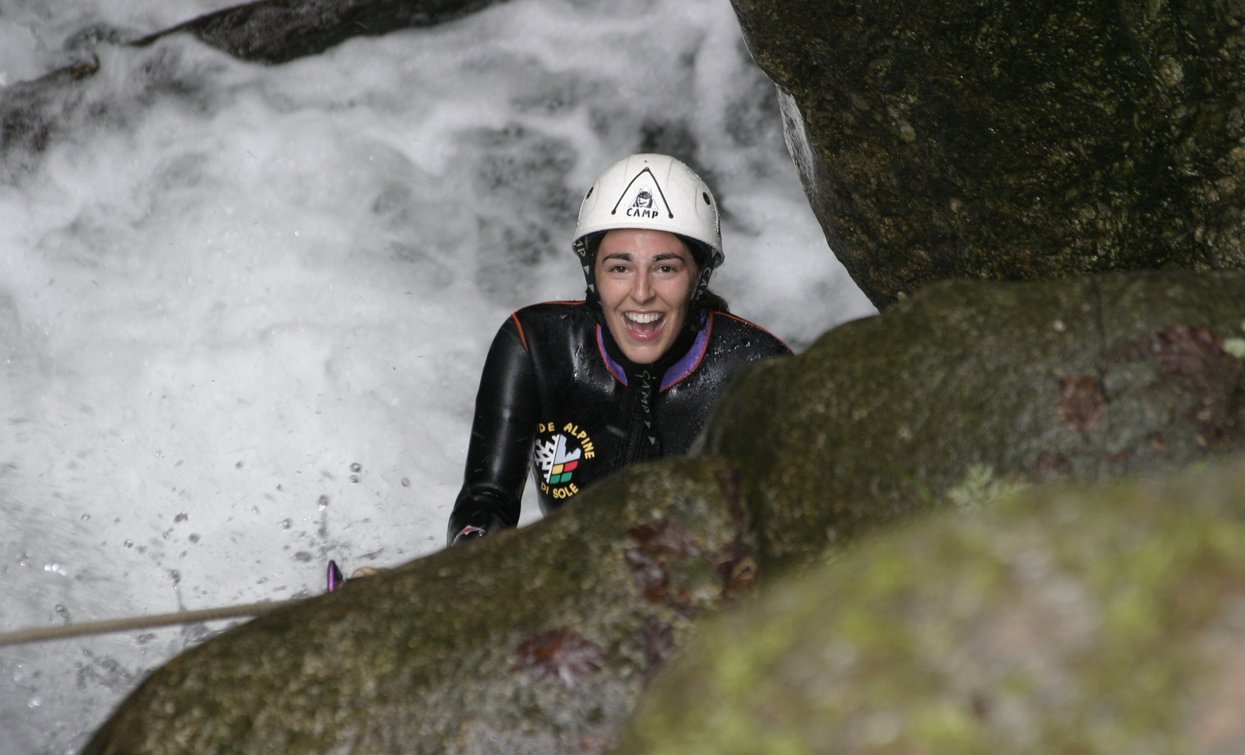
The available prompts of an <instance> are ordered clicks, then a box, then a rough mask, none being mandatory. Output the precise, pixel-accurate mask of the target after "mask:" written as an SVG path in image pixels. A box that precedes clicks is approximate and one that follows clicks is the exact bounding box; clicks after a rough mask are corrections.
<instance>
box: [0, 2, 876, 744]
mask: <svg viewBox="0 0 1245 755" xmlns="http://www.w3.org/2000/svg"><path fill="white" fill-rule="evenodd" d="M229 4H231V3H228V2H224V1H223V0H215V1H213V0H171V1H170V0H124V2H123V1H122V0H75V1H74V2H72V3H70V2H59V3H49V2H45V1H44V0H3V2H0V96H3V94H4V89H3V88H4V87H8V86H12V85H14V84H16V83H17V82H21V81H28V80H31V79H35V78H37V77H39V76H41V75H43V74H45V73H48V72H49V71H51V70H53V69H54V68H56V67H58V66H60V65H61V64H63V63H64V62H65V61H66V60H67V55H66V53H65V52H64V50H63V45H64V42H65V40H66V39H68V38H70V37H72V36H74V35H75V34H77V33H79V32H80V31H82V30H83V29H86V28H89V27H92V26H96V25H99V26H103V27H108V28H114V29H120V30H122V31H123V33H124V35H125V37H127V38H128V37H130V36H138V35H140V34H145V33H149V32H153V31H156V30H160V29H164V28H167V27H169V26H172V25H174V24H176V23H178V22H181V21H185V20H188V19H190V18H193V17H195V16H198V15H201V14H203V13H206V12H210V11H213V10H217V9H219V8H222V7H225V6H226V5H229ZM619 8H620V6H619V4H616V3H606V2H600V1H598V0H512V2H509V3H506V4H503V5H499V6H497V7H494V8H492V9H489V10H487V11H484V12H481V13H478V14H476V15H474V16H471V17H469V18H466V19H463V20H461V21H458V22H454V23H451V24H447V25H444V26H441V27H437V28H433V29H426V30H411V31H405V32H398V33H393V34H389V35H386V36H383V37H377V38H359V39H355V40H352V41H349V42H347V43H345V44H343V45H341V46H339V47H336V48H334V49H332V50H329V51H328V52H326V53H324V54H321V55H316V56H313V57H309V58H305V59H302V60H297V61H294V62H291V63H287V64H284V65H279V66H263V65H258V64H252V63H244V62H240V61H237V60H234V59H231V58H229V57H228V56H226V55H224V54H223V53H221V52H219V51H216V50H213V49H211V48H208V47H205V46H204V45H202V44H199V43H197V42H196V41H195V40H193V39H192V38H189V37H187V36H185V35H179V36H174V37H170V38H167V39H165V40H163V41H161V42H159V43H158V44H156V45H154V46H152V47H149V48H144V49H132V48H127V47H117V46H101V47H99V48H98V50H97V54H98V56H99V61H100V69H99V72H98V73H97V74H95V75H94V76H92V77H89V78H86V79H83V80H82V81H80V82H77V84H75V85H74V86H73V87H70V88H69V89H67V90H66V93H65V95H64V97H65V100H64V102H63V103H57V105H56V112H55V115H56V118H55V124H56V128H55V129H54V130H53V132H52V134H51V136H50V138H49V140H48V142H47V144H46V147H45V148H44V149H43V150H41V151H37V152H10V153H8V154H7V156H6V157H5V158H4V159H5V160H6V161H9V165H7V166H0V167H4V168H5V170H3V171H0V174H2V175H3V179H2V180H0V576H2V578H3V584H4V591H3V598H0V606H2V611H0V632H4V631H12V630H16V629H24V628H28V627H38V626H58V625H63V624H66V623H76V622H87V621H94V620H100V619H106V618H113V617H119V616H132V615H146V614H158V613H166V612H170V611H177V610H181V609H198V608H207V607H213V606H224V605H232V604H237V603H251V602H255V601H260V600H283V599H288V598H291V597H297V596H304V595H311V594H315V593H317V592H319V591H321V590H323V588H324V567H325V563H326V562H327V560H328V559H330V558H333V559H336V560H337V561H338V562H339V563H341V564H342V565H343V567H344V568H345V569H346V570H347V571H350V570H351V569H354V568H357V567H359V566H363V565H389V564H397V563H401V562H404V561H407V560H410V559H412V558H415V557H417V556H419V555H421V554H426V553H428V552H430V551H432V550H435V549H438V548H440V547H441V546H442V544H443V540H444V532H445V522H446V517H447V516H448V514H449V509H450V506H451V503H452V501H453V497H454V495H455V493H456V492H457V488H458V485H459V483H460V480H461V475H462V463H463V457H464V452H465V447H466V443H467V436H468V432H469V423H470V418H471V413H472V402H473V400H474V396H475V390H476V385H477V381H478V377H479V369H480V366H481V364H482V362H483V358H484V351H485V349H486V348H487V345H488V342H489V340H490V339H491V337H492V335H493V333H494V332H495V330H496V328H497V327H498V325H500V323H501V322H502V320H503V319H504V318H505V317H506V315H507V314H508V313H509V312H510V311H511V310H513V309H514V308H516V307H518V306H521V305H523V304H526V303H531V302H534V301H538V300H544V299H565V298H578V297H579V296H581V295H582V291H583V280H582V277H581V275H580V271H579V268H578V265H577V264H576V262H575V260H574V258H573V256H572V255H571V252H570V249H569V241H570V234H571V231H572V229H573V226H574V216H575V211H576V209H577V207H578V200H579V198H580V196H582V192H583V191H584V190H585V189H586V188H587V186H588V185H589V184H590V182H591V181H592V179H593V178H594V177H595V175H596V174H597V173H599V172H600V171H601V170H603V169H604V168H605V167H607V166H608V165H609V164H610V163H612V162H613V161H614V160H616V159H618V158H620V157H622V156H624V155H625V154H627V153H629V152H634V151H639V150H655V151H665V152H670V153H672V154H676V155H678V156H681V157H683V158H684V159H686V160H687V161H688V162H690V163H691V164H693V165H694V166H696V167H697V168H698V169H700V170H701V171H702V173H703V175H704V177H705V178H706V179H707V180H708V181H709V183H710V184H711V185H712V186H713V187H714V188H715V190H716V192H717V194H718V196H719V200H720V203H721V205H722V207H723V210H724V224H723V234H724V245H725V247H726V254H727V262H726V265H725V267H723V268H722V269H721V270H720V271H719V273H718V275H717V277H716V278H715V286H714V288H715V289H716V290H718V291H719V292H720V293H721V294H723V295H724V296H725V297H726V298H727V299H728V300H729V301H730V302H731V305H732V309H733V310H734V311H735V312H737V313H739V314H740V315H742V316H744V317H748V318H749V319H752V320H755V321H756V322H758V323H760V324H762V325H764V326H766V327H767V328H769V329H770V330H772V331H774V332H775V333H777V334H778V335H780V336H782V337H784V338H786V339H787V340H788V341H789V342H790V343H791V344H792V345H793V346H794V347H796V348H797V350H798V349H801V348H804V347H806V346H807V345H808V344H809V343H810V342H811V341H812V340H813V339H815V338H816V337H817V336H818V335H820V334H821V333H822V332H824V331H825V330H827V329H829V328H830V327H832V326H834V325H836V324H839V323H841V322H843V321H845V320H848V319H852V318H854V317H859V316H862V315H866V314H869V313H871V312H872V311H873V309H872V307H871V306H870V305H869V304H868V303H867V302H866V301H865V299H864V298H863V296H861V294H860V293H859V291H858V289H856V287H855V286H854V285H853V284H852V283H851V282H850V281H849V280H848V279H847V276H846V275H845V273H844V272H843V270H842V268H841V266H839V264H838V263H837V262H836V261H835V260H834V258H833V256H832V254H831V253H830V251H829V250H828V249H827V247H826V243H825V240H824V238H823V236H822V234H821V231H820V229H819V228H818V226H817V223H816V221H815V220H814V218H813V216H812V212H811V210H810V209H809V207H808V204H807V202H806V200H805V198H804V196H803V194H802V192H801V190H800V186H799V182H798V178H797V175H796V171H795V168H794V166H793V165H792V161H791V158H790V157H789V156H788V155H787V153H786V150H785V148H784V146H783V135H782V130H781V129H782V126H781V118H780V116H779V113H778V108H777V105H776V102H775V94H774V89H773V87H772V85H770V84H769V82H768V81H767V80H766V79H765V78H764V76H763V75H762V74H761V72H760V71H759V69H757V68H756V67H755V65H754V64H753V63H752V61H751V60H750V59H749V58H748V55H747V52H746V50H745V49H744V46H743V43H742V41H741V38H740V32H739V27H738V22H737V21H736V19H735V17H734V15H733V12H732V10H731V8H730V4H729V2H727V0H647V1H640V0H637V1H636V2H632V3H627V4H625V13H624V12H620V11H619ZM526 508H527V511H526V514H525V521H531V519H532V518H533V515H534V514H535V511H534V506H533V505H531V503H530V502H529V505H528V506H527V507H526ZM224 626H226V625H225V624H224V623H216V624H210V625H207V626H188V627H181V628H169V629H160V630H153V631H149V632H143V633H134V634H117V635H109V636H101V637H93V638H85V639H75V640H63V641H58V642H54V643H44V644H37V645H24V646H18V647H10V648H0V732H3V735H4V736H3V738H0V752H2V753H61V752H74V751H76V750H77V749H79V748H80V747H81V746H82V745H83V744H84V742H85V740H86V737H87V736H89V734H90V732H91V731H92V730H93V729H94V728H95V727H96V726H98V725H99V723H100V722H102V721H103V720H104V719H105V718H106V716H107V715H108V713H109V711H110V710H111V708H112V707H113V706H114V705H116V704H117V703H118V702H120V700H121V699H122V698H123V697H124V696H125V695H126V694H127V693H128V692H129V691H131V690H132V689H133V688H134V686H135V685H136V684H137V683H138V682H139V681H140V680H141V679H142V677H143V675H144V674H145V673H146V672H148V671H149V670H151V669H152V668H154V667H156V666H158V665H160V664H162V663H164V662H165V661H167V660H168V659H170V658H171V657H173V656H174V655H175V654H177V653H178V652H179V651H181V650H182V649H184V648H185V647H187V646H188V645H189V644H193V643H195V642H199V641H201V640H202V639H203V638H205V637H207V636H210V634H212V633H213V632H216V631H219V630H220V629H222V628H223V627H224Z"/></svg>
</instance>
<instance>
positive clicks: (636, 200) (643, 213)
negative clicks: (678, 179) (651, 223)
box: [610, 168, 674, 220]
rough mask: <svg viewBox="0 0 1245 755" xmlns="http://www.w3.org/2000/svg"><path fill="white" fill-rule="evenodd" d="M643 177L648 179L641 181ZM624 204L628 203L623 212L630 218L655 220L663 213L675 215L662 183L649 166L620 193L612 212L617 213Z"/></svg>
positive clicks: (670, 215)
mask: <svg viewBox="0 0 1245 755" xmlns="http://www.w3.org/2000/svg"><path fill="white" fill-rule="evenodd" d="M642 178H647V179H648V180H647V181H643V182H641V181H640V179H642ZM659 203H660V204H659ZM623 205H626V209H625V210H624V211H623V214H624V215H626V216H627V217H629V218H636V219H639V220H653V219H656V218H658V217H661V216H662V215H666V216H667V217H670V218H673V217H674V213H673V212H671V211H670V203H669V202H667V201H666V195H665V193H664V192H662V190H661V185H660V184H659V183H657V177H656V176H654V175H653V171H651V170H649V169H648V168H645V169H644V170H642V171H640V172H639V173H637V174H636V175H635V178H633V179H631V181H630V183H628V184H627V187H626V188H625V189H623V192H622V194H621V195H619V197H618V202H617V203H616V204H615V205H614V209H613V210H612V211H611V213H610V214H611V215H614V214H617V213H618V208H619V207H622V206H623Z"/></svg>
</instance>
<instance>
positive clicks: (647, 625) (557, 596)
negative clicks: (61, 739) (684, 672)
mask: <svg viewBox="0 0 1245 755" xmlns="http://www.w3.org/2000/svg"><path fill="white" fill-rule="evenodd" d="M732 486H733V482H732V477H731V471H730V469H729V468H727V467H726V466H725V465H722V464H721V463H719V462H716V461H713V460H701V461H689V460H681V461H672V462H663V463H661V464H658V465H655V466H651V467H648V468H645V469H643V470H636V471H633V472H627V473H624V474H622V475H618V476H616V477H614V478H612V479H611V480H610V481H608V482H602V483H600V484H599V485H598V486H597V487H596V488H594V490H592V491H591V495H592V497H591V499H589V498H588V494H587V493H585V494H584V496H583V497H584V500H583V501H582V503H580V502H577V504H576V506H573V507H570V508H568V509H567V510H565V511H564V512H563V513H560V514H559V515H557V516H554V517H551V518H550V519H548V520H546V521H543V522H540V523H538V524H537V525H534V526H532V527H528V528H525V529H523V530H520V531H516V532H509V533H503V534H500V535H496V536H490V537H488V538H485V539H483V540H480V541H477V542H472V543H469V544H467V545H463V546H459V547H455V548H452V549H449V550H446V551H443V552H441V553H438V554H436V555H434V556H431V557H429V558H425V559H422V560H419V561H416V562H414V563H412V564H410V565H408V566H406V567H403V568H400V569H397V570H394V571H391V572H384V573H381V574H379V575H377V576H373V577H368V578H366V579H361V580H354V581H351V582H349V583H347V584H346V586H345V587H343V588H341V589H339V590H337V591H336V592H333V593H330V594H327V595H324V596H321V597H318V598H315V599H312V600H310V601H307V602H306V603H303V604H299V605H297V606H294V607H292V608H290V609H287V610H282V611H280V612H277V613H274V614H270V615H268V616H265V617H262V618H259V619H256V620H255V621H252V622H250V623H248V624H245V625H243V626H241V627H238V628H235V629H233V630H231V631H230V632H227V633H226V634H224V635H222V636H220V637H218V638H216V639H213V640H211V641H210V642H207V643H205V644H204V645H201V646H199V647H197V648H195V649H193V650H190V651H188V652H186V653H183V654H182V655H180V656H178V657H177V658H176V659H174V660H173V661H171V662H170V663H168V664H166V665H165V666H164V667H162V668H161V669H159V670H157V671H156V672H155V673H153V674H152V676H151V677H150V678H148V679H147V681H145V682H144V683H143V684H142V686H140V687H139V688H138V690H137V691H135V692H134V693H133V694H132V695H131V696H130V697H129V698H128V699H127V700H126V701H125V702H124V703H123V704H122V705H121V706H120V708H119V709H118V711H117V712H116V714H115V715H114V716H113V717H112V718H111V719H110V720H109V722H108V723H107V724H106V725H105V726H104V727H103V728H102V729H101V730H100V731H99V732H97V734H96V735H95V737H94V738H93V739H92V741H91V743H90V744H89V746H88V747H87V749H86V752H88V753H127V755H132V754H133V753H144V752H179V753H186V752H230V753H272V752H299V753H317V752H324V753H328V752H367V753H411V752H428V753H432V752H436V753H550V752H581V753H592V752H603V751H605V750H606V748H607V747H608V746H610V745H611V744H613V743H614V741H615V737H616V735H617V733H618V732H619V731H620V730H621V728H622V726H623V725H624V724H625V722H626V721H627V719H628V717H629V716H630V714H631V711H632V708H633V707H634V704H635V700H636V699H637V697H638V695H639V692H640V690H641V689H642V688H643V687H644V686H645V684H647V682H648V680H649V679H650V678H651V677H652V676H653V675H654V674H655V673H656V671H657V670H659V669H660V668H661V667H662V666H663V665H664V663H665V661H666V660H667V659H668V658H670V657H673V656H674V655H675V654H676V652H677V650H678V648H679V647H682V646H683V645H685V644H686V641H687V638H688V637H689V635H690V633H691V632H692V631H693V629H694V627H695V622H696V621H697V620H698V619H699V618H701V617H703V616H704V615H706V614H707V613H709V612H711V611H713V610H715V609H716V608H717V607H718V606H720V605H722V604H723V603H725V602H729V601H732V600H734V599H735V597H737V596H738V595H739V594H741V592H746V589H743V590H741V585H740V583H739V582H738V580H736V579H734V578H733V577H734V575H737V574H738V570H739V565H740V564H741V563H745V562H747V561H748V560H749V559H750V554H751V553H752V551H753V550H754V549H753V546H752V545H751V541H750V539H749V536H748V532H749V527H748V526H747V522H746V520H745V519H744V518H743V516H744V514H743V507H742V506H741V505H740V502H739V501H738V500H737V499H733V498H732V497H731V490H732V489H733V487H732ZM637 553H638V554H642V558H637V557H636V555H635V554H637Z"/></svg>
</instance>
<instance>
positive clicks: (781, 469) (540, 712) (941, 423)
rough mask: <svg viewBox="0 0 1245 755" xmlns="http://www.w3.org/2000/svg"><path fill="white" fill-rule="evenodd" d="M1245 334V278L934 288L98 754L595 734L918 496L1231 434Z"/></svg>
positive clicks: (829, 340) (198, 677)
mask: <svg viewBox="0 0 1245 755" xmlns="http://www.w3.org/2000/svg"><path fill="white" fill-rule="evenodd" d="M1243 327H1245V274H1227V273H1224V274H1218V275H1195V274H1132V275H1108V276H1100V277H1097V278H1093V279H1086V280H1075V281H1062V282H1059V281H1056V282H1049V283H1024V284H1020V283H975V284H974V283H953V284H939V285H936V286H931V287H929V288H928V289H926V290H924V291H923V292H922V293H921V294H920V295H919V296H916V297H914V298H913V299H912V300H910V301H909V302H906V303H904V304H902V305H898V306H896V307H893V308H891V309H890V310H888V311H886V312H885V313H884V314H882V315H881V316H879V317H876V318H872V319H869V320H864V321H859V322H856V323H853V324H850V325H848V326H844V327H842V328H839V329H837V330H835V331H832V332H830V333H828V334H826V335H825V336H823V337H822V339H820V340H819V341H818V342H817V343H816V344H815V345H814V346H813V347H812V348H811V349H810V350H809V351H808V352H807V353H805V354H802V355H799V356H795V357H791V358H785V359H777V360H772V361H770V362H766V363H762V364H759V365H756V366H755V367H753V368H752V369H749V370H748V371H747V372H745V373H744V374H743V375H742V376H741V378H740V379H739V380H738V381H737V382H736V383H734V384H733V385H732V386H731V387H730V388H729V389H728V391H727V393H726V394H725V395H724V397H723V399H722V401H721V403H720V405H719V407H718V410H717V412H716V413H715V416H714V418H713V419H712V420H711V423H710V425H709V428H708V430H707V434H706V436H705V438H704V444H703V448H701V449H700V450H699V451H698V455H697V456H693V457H691V458H678V459H667V460H664V461H661V462H659V463H656V464H651V465H641V466H637V467H633V468H630V469H628V470H624V471H623V472H621V473H620V474H618V475H615V476H613V477H611V478H609V479H607V480H603V481H602V482H600V483H599V484H597V485H596V486H594V487H593V488H592V489H590V490H587V491H585V492H584V493H582V494H581V495H580V496H578V497H577V499H576V502H575V504H574V505H572V506H569V507H567V508H566V509H565V510H563V511H561V512H559V513H558V514H557V515H555V516H552V517H550V518H549V519H547V520H545V521H541V522H537V523H535V524H533V525H531V526H530V527H527V528H524V529H522V530H519V531H517V532H510V533H502V534H499V535H496V536H490V537H488V538H485V539H483V540H482V541H480V542H473V543H470V544H467V545H464V546H461V547H455V548H452V549H449V550H447V551H443V552H441V553H438V554H435V555H433V556H430V557H428V558H425V559H421V560H419V561H416V562H413V563H411V564H408V565H406V566H404V567H402V568H399V569H397V570H395V571H393V572H391V573H386V574H383V575H381V576H378V577H372V578H369V579H366V580H360V581H357V582H354V583H351V584H350V585H348V586H347V587H346V588H345V589H343V590H339V591H338V592H335V593H333V594H331V595H325V596H322V597H319V598H315V599H312V600H309V601H307V602H305V603H303V604H299V605H297V606H293V607H290V608H288V609H284V610H282V611H281V612H278V613H274V614H271V615H268V616H265V617H263V618H260V619H257V620H255V621H253V622H250V623H248V624H245V625H243V626H240V627H237V628H235V629H233V630H231V631H229V632H227V633H225V634H224V635H222V636H220V637H218V638H215V639H213V640H211V641H209V642H207V643H205V644H204V645H202V646H200V647H198V648H195V649H193V650H190V651H188V652H186V653H184V654H183V655H181V656H179V657H177V658H175V659H174V660H173V661H171V662H170V663H169V664H167V665H166V666H164V667H163V668H161V669H159V670H157V671H156V672H155V673H154V674H153V675H152V676H151V677H150V678H149V679H148V680H147V681H146V682H144V683H143V685H142V686H141V687H139V689H138V690H137V691H136V692H135V693H134V694H133V695H132V696H131V697H130V698H129V699H127V700H126V701H125V702H124V703H123V704H122V706H121V707H120V709H119V710H118V711H117V713H116V714H115V715H114V716H113V718H112V719H110V720H109V721H108V722H107V723H106V724H105V726H104V727H103V728H102V729H101V730H100V731H99V732H98V733H97V734H96V736H95V738H94V739H93V740H92V742H91V744H90V746H89V747H88V749H87V753H150V752H179V753H182V752H230V753H246V752H255V753H258V752H274V751H282V752H290V751H297V752H307V753H312V752H447V753H455V752H459V753H500V752H505V753H525V752H532V753H536V752H540V753H544V752H600V751H604V750H607V749H609V748H610V747H611V746H613V745H614V744H615V743H616V737H617V735H618V734H619V733H620V732H621V731H622V730H623V727H625V725H626V724H627V722H628V720H629V717H630V715H631V713H632V711H633V709H634V706H635V705H636V703H637V701H638V700H639V697H640V695H641V693H642V691H643V690H644V689H645V687H646V685H647V684H648V682H649V680H650V679H651V678H652V677H653V675H655V674H656V673H658V672H659V671H660V669H661V668H662V667H663V665H664V663H665V661H666V660H667V659H669V658H672V657H675V656H676V655H677V654H678V653H679V652H680V648H683V647H685V646H687V644H688V641H689V639H690V638H691V637H692V636H693V634H694V633H695V632H696V631H697V627H698V626H699V624H700V621H701V619H703V618H704V617H706V616H709V615H711V614H714V613H716V612H718V611H719V610H720V609H721V607H722V606H724V605H727V604H729V603H732V602H733V601H734V600H735V598H736V596H740V595H744V594H746V593H748V591H749V590H750V589H751V587H752V585H753V584H754V583H755V582H757V581H758V580H771V579H773V578H775V576H776V575H781V574H782V573H783V572H785V571H790V570H793V568H803V569H807V568H812V566H813V565H815V564H816V563H818V562H820V561H823V560H825V559H827V558H829V557H834V556H836V555H838V554H840V553H842V552H843V550H844V547H845V546H848V545H849V544H850V543H852V542H854V541H856V540H857V539H858V538H860V536H861V535H862V534H865V533H867V532H869V531H870V530H878V529H883V528H884V525H895V524H898V523H900V522H903V521H906V520H909V519H912V518H914V517H916V516H917V515H918V513H919V512H926V511H929V510H931V509H937V508H944V507H952V504H955V506H954V508H957V509H973V508H974V507H977V506H980V505H985V506H987V507H988V506H989V502H988V499H991V498H994V497H997V496H998V495H1000V494H1001V493H1002V492H1003V491H1005V490H1008V489H1015V488H1018V487H1021V486H1025V485H1032V484H1034V483H1038V482H1043V481H1047V480H1052V479H1067V480H1081V481H1093V480H1099V479H1102V478H1105V477H1110V476H1114V475H1123V474H1128V473H1133V472H1137V471H1139V470H1150V469H1159V468H1162V467H1179V466H1184V465H1188V464H1190V463H1196V462H1199V461H1201V460H1204V459H1207V458H1209V457H1211V456H1212V455H1215V454H1220V453H1225V452H1230V451H1232V450H1234V449H1237V448H1239V447H1240V446H1241V440H1242V434H1243V433H1245V416H1243V414H1242V413H1243V412H1245V377H1243V376H1245V366H1243V363H1242V355H1245V329H1243ZM880 573H881V574H888V573H890V572H888V571H886V570H883V571H882V572H880ZM1035 589H1038V588H1036V587H1035ZM1043 589H1045V588H1043ZM823 600H824V601H829V602H830V603H831V604H833V605H838V604H839V603H840V602H841V599H840V597H839V596H838V595H837V594H834V593H827V594H826V597H824V598H823ZM896 631H898V630H896Z"/></svg>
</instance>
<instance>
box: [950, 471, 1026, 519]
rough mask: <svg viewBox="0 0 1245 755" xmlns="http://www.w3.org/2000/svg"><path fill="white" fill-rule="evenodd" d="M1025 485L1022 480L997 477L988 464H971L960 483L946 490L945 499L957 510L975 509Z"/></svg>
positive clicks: (1022, 488) (1017, 490) (967, 510)
mask: <svg viewBox="0 0 1245 755" xmlns="http://www.w3.org/2000/svg"><path fill="white" fill-rule="evenodd" d="M1025 487H1026V485H1025V483H1023V482H1018V481H1015V480H1005V479H999V478H998V477H997V476H996V475H995V474H994V467H991V466H990V465H989V464H972V465H970V466H969V467H968V470H967V471H966V472H965V473H964V479H963V480H961V481H960V484H959V485H956V486H955V487H953V488H951V489H950V490H948V491H947V494H946V500H947V502H948V503H950V504H951V505H952V506H954V507H955V509H956V510H957V511H962V512H970V511H977V510H978V509H980V508H981V507H983V506H987V505H989V504H991V503H993V502H994V501H996V500H998V499H1000V498H1002V497H1004V496H1007V495H1011V494H1012V493H1016V492H1019V491H1021V490H1024V488H1025Z"/></svg>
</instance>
